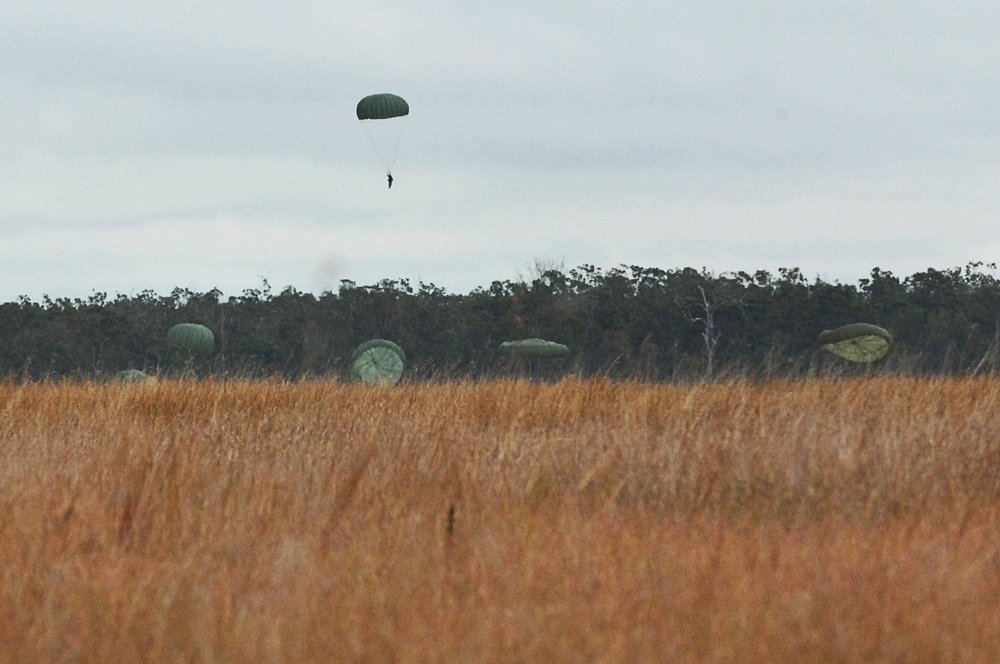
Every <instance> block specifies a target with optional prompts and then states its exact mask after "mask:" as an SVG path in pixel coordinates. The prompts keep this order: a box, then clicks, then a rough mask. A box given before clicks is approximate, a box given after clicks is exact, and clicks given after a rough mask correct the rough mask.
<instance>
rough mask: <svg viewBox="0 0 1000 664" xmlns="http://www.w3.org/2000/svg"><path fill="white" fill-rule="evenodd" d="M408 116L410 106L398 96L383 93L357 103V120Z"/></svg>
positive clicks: (369, 96)
mask: <svg viewBox="0 0 1000 664" xmlns="http://www.w3.org/2000/svg"><path fill="white" fill-rule="evenodd" d="M409 114H410V105H409V104H407V103H406V100H405V99H403V98H402V97H400V96H399V95H394V94H390V93H388V92H383V93H381V94H377V95H368V96H367V97H365V98H364V99H362V100H361V101H359V102H358V120H388V119H389V118H399V117H402V116H404V115H409Z"/></svg>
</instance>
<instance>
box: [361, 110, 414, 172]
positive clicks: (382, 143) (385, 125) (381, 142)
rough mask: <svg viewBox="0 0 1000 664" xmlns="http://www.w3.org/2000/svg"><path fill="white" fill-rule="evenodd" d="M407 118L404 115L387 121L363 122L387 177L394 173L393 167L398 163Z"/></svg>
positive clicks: (362, 124) (363, 126)
mask: <svg viewBox="0 0 1000 664" xmlns="http://www.w3.org/2000/svg"><path fill="white" fill-rule="evenodd" d="M406 118H407V116H405V115H404V116H401V117H398V118H389V119H386V120H361V126H362V128H364V130H365V134H367V135H368V140H369V141H371V144H372V147H374V148H375V154H376V155H378V158H379V161H380V162H381V163H382V166H383V167H384V168H385V172H386V174H387V175H388V174H391V173H392V167H393V165H394V164H395V163H396V155H397V154H398V153H399V143H400V140H401V139H402V137H403V129H404V128H405V127H406Z"/></svg>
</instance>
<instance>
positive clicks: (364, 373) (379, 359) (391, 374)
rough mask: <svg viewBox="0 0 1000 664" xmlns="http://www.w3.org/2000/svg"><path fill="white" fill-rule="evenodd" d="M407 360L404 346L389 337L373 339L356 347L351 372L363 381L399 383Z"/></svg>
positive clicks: (356, 378) (352, 356)
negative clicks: (388, 338) (401, 346)
mask: <svg viewBox="0 0 1000 664" xmlns="http://www.w3.org/2000/svg"><path fill="white" fill-rule="evenodd" d="M405 362H406V353H404V352H403V349H402V348H400V347H399V346H397V345H396V344H394V343H393V342H391V341H389V340H387V339H372V340H370V341H366V342H364V343H363V344H361V345H360V346H358V347H357V348H355V349H354V353H352V354H351V373H353V374H354V378H355V380H358V381H361V382H362V383H381V384H392V383H398V382H399V379H400V378H402V377H403V364H404V363H405Z"/></svg>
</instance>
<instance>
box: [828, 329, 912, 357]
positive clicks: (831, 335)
mask: <svg viewBox="0 0 1000 664" xmlns="http://www.w3.org/2000/svg"><path fill="white" fill-rule="evenodd" d="M818 341H819V345H820V347H821V348H822V349H823V350H825V351H828V352H830V353H833V354H834V355H836V356H837V357H842V358H844V359H845V360H849V361H851V362H861V363H869V362H875V361H876V360H881V359H882V358H883V357H885V356H886V355H888V354H889V353H891V352H892V349H893V346H894V345H895V341H894V340H893V338H892V335H891V334H889V331H888V330H886V329H885V328H881V327H879V326H878V325H872V324H870V323H852V324H850V325H844V326H843V327H838V328H837V329H835V330H824V331H823V332H821V333H820V335H819V340H818Z"/></svg>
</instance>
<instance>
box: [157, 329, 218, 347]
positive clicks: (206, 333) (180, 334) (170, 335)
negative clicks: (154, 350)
mask: <svg viewBox="0 0 1000 664" xmlns="http://www.w3.org/2000/svg"><path fill="white" fill-rule="evenodd" d="M167 342H168V343H169V344H170V345H171V346H173V347H174V348H176V349H177V350H181V351H186V352H188V353H192V354H194V353H206V354H207V353H211V352H212V351H213V350H215V335H214V334H212V331H211V330H210V329H208V328H207V327H205V326H204V325H200V324H198V323H178V324H177V325H174V326H173V327H172V328H170V329H169V330H168V331H167Z"/></svg>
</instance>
